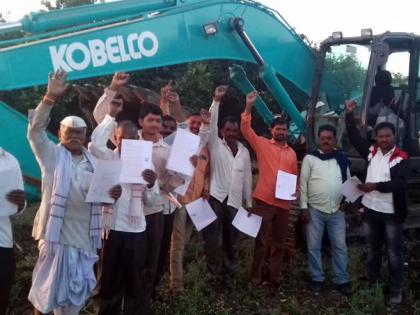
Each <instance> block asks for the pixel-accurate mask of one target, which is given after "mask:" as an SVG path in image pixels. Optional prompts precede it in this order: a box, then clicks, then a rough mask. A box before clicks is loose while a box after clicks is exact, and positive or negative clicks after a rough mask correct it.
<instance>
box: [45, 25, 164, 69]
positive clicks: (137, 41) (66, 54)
mask: <svg viewBox="0 0 420 315" xmlns="http://www.w3.org/2000/svg"><path fill="white" fill-rule="evenodd" d="M158 49H159V42H158V39H157V37H156V35H155V34H153V33H152V32H149V31H145V32H142V33H139V34H138V33H131V34H129V35H128V36H127V37H126V38H124V36H121V35H119V36H111V37H108V38H107V39H106V40H105V41H103V40H100V39H91V40H89V41H88V42H87V45H85V44H83V43H80V42H73V43H71V44H62V45H60V46H58V47H57V46H50V55H51V60H52V63H53V66H54V70H57V69H58V68H62V69H63V70H65V71H66V72H71V71H75V70H76V71H81V70H84V69H86V68H87V67H89V65H92V66H93V67H102V66H104V65H105V64H107V63H108V62H111V63H121V62H126V61H130V60H133V59H141V58H143V57H153V56H154V55H155V54H156V53H157V51H158Z"/></svg>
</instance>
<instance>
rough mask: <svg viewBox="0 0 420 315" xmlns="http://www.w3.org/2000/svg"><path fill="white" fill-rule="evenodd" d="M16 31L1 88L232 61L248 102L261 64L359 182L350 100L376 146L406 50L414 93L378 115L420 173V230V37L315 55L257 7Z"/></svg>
mask: <svg viewBox="0 0 420 315" xmlns="http://www.w3.org/2000/svg"><path fill="white" fill-rule="evenodd" d="M18 32H24V33H25V36H24V37H19V38H14V39H9V40H3V41H0V73H1V76H0V90H15V89H20V88H25V87H31V86H37V85H43V84H46V81H47V74H48V73H49V72H51V71H54V70H56V69H58V68H62V69H64V70H65V71H66V72H68V74H69V80H78V79H85V78H94V77H100V76H104V75H110V74H112V73H114V72H115V71H125V72H130V71H141V70H144V69H149V68H157V67H163V66H168V65H176V64H182V63H189V62H196V61H203V60H229V61H231V62H232V66H231V67H230V78H231V80H232V82H233V85H234V86H235V87H236V88H238V89H239V90H240V91H241V92H242V93H243V94H247V93H249V92H251V91H252V90H254V89H255V88H254V86H253V84H252V82H250V81H249V79H248V78H247V74H246V72H245V70H244V69H243V68H242V67H241V66H240V65H238V64H235V62H236V63H243V62H246V63H252V64H256V65H257V66H258V68H259V75H260V79H261V81H262V82H263V83H264V85H265V86H266V88H267V90H268V91H269V92H270V93H271V94H272V96H273V98H274V100H275V101H276V103H277V105H278V106H279V111H282V112H283V113H285V114H286V115H287V116H288V117H289V118H290V121H291V126H290V128H291V133H292V134H293V135H296V138H297V139H298V141H304V143H305V149H306V150H307V151H308V150H313V149H314V148H315V147H316V142H315V139H316V132H317V128H318V126H319V125H320V124H323V123H330V124H333V125H335V126H336V127H337V129H338V131H339V134H338V135H339V143H338V146H339V148H340V149H342V150H343V151H345V152H346V153H347V154H348V156H349V158H350V159H351V160H352V162H353V164H352V165H353V166H352V168H353V169H352V171H353V172H354V173H356V174H358V173H361V172H362V169H363V165H364V164H363V163H364V161H363V160H362V159H361V157H360V156H358V154H357V153H356V152H355V151H354V150H353V149H352V148H351V146H350V145H349V143H348V140H347V137H346V132H345V126H344V119H343V117H344V116H343V115H344V114H343V109H344V102H345V101H346V100H347V99H355V100H357V102H358V105H359V107H358V110H357V113H356V116H357V117H356V118H357V120H358V122H359V126H360V131H361V133H362V135H363V136H364V137H366V138H369V137H372V135H371V134H372V133H371V130H372V129H373V127H374V124H373V125H372V124H371V123H369V119H368V117H369V110H370V101H371V95H372V90H374V89H375V86H376V83H375V76H376V75H377V73H378V72H380V71H383V70H385V69H387V65H388V59H389V58H391V59H392V56H393V55H394V54H401V53H405V54H406V56H408V59H409V64H408V66H407V69H406V70H407V71H406V73H407V77H406V84H400V85H398V86H393V87H392V88H393V90H395V95H396V98H395V101H394V106H393V108H392V109H389V110H388V111H386V110H381V111H380V115H378V116H380V117H381V119H382V120H383V119H385V120H392V121H394V122H395V124H396V125H397V130H398V141H399V144H400V145H401V146H402V147H403V148H404V149H405V150H406V151H408V153H409V154H410V157H411V160H412V168H413V171H412V172H413V176H412V179H411V181H410V188H409V189H408V194H409V196H410V214H409V217H408V219H407V224H406V225H407V226H406V227H407V228H416V227H419V226H420V206H419V205H420V197H418V194H416V191H418V188H419V178H420V176H419V175H420V174H419V170H420V144H419V142H420V87H419V85H420V79H419V78H420V74H419V69H420V65H419V62H420V61H419V59H420V58H419V51H420V37H418V36H416V35H414V34H411V33H392V32H386V33H384V34H381V35H373V33H372V31H371V30H370V29H364V30H362V31H361V34H360V36H357V37H344V36H343V34H342V33H341V32H334V33H333V34H332V36H330V37H328V38H327V39H326V40H325V41H323V42H322V43H321V45H320V47H319V48H318V49H313V48H312V47H310V46H308V45H307V44H306V43H305V41H304V40H303V39H302V37H301V36H299V35H298V34H297V33H296V32H295V31H294V29H293V28H292V27H291V26H290V25H289V24H288V23H287V21H286V20H285V19H284V18H283V17H282V16H281V14H280V13H278V12H277V11H275V10H273V9H270V8H268V7H266V6H264V5H262V4H260V3H258V2H255V1H251V0H143V1H138V0H120V1H115V2H107V3H98V4H92V5H84V6H78V7H72V8H66V9H63V10H53V11H49V12H38V13H30V14H29V15H26V16H25V17H24V18H23V19H22V20H21V21H19V22H12V23H3V24H0V35H5V34H9V33H18ZM348 57H351V60H353V61H354V64H355V65H356V68H357V73H356V74H357V75H355V77H354V78H346V71H344V72H343V71H341V72H340V71H337V69H336V68H335V66H334V65H335V64H334V61H337V60H341V61H343V60H346V58H348ZM344 70H346V69H344ZM349 82H351V84H349ZM131 92H132V93H134V94H135V93H136V91H131ZM137 92H138V91H137ZM143 92H144V91H143ZM146 92H147V91H146ZM151 97H152V98H153V95H151ZM296 99H301V100H302V99H303V100H304V101H303V102H304V103H305V105H306V106H303V107H304V108H302V106H297V104H295V101H294V100H296ZM256 110H257V112H258V114H259V115H260V116H261V118H262V120H263V121H264V122H265V124H267V125H269V124H270V122H271V121H272V120H273V113H272V112H271V111H270V109H269V107H268V106H267V104H266V103H265V102H264V100H263V99H262V98H260V97H258V99H257V101H256ZM0 113H1V117H2V123H3V124H4V126H2V134H1V136H0V145H1V146H2V147H4V148H5V149H6V150H8V151H10V152H11V153H12V154H14V155H15V156H16V157H17V158H18V160H19V161H20V163H21V166H22V169H23V173H24V176H25V182H26V184H27V186H26V189H27V191H28V192H29V193H30V194H32V195H33V196H35V197H36V196H37V194H39V183H40V171H39V169H38V166H37V164H36V161H35V159H34V156H33V154H32V152H31V150H30V148H29V145H28V143H27V141H26V126H27V119H26V118H25V117H24V116H23V115H22V114H20V113H18V112H16V111H14V110H13V109H12V108H11V107H9V106H8V105H6V104H5V103H0ZM87 116H88V115H87ZM378 119H379V118H378ZM51 137H52V138H54V136H52V135H51ZM11 139H13V140H11Z"/></svg>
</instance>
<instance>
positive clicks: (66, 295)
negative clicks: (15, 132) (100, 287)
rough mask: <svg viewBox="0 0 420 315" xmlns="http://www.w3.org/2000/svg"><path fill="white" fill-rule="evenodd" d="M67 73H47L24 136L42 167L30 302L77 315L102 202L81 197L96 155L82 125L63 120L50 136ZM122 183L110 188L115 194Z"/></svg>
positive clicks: (87, 287)
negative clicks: (44, 88) (87, 145)
mask: <svg viewBox="0 0 420 315" xmlns="http://www.w3.org/2000/svg"><path fill="white" fill-rule="evenodd" d="M66 77H67V74H66V73H65V72H64V71H62V70H58V71H57V72H55V73H54V74H50V76H49V78H48V88H47V93H46V95H45V97H44V98H43V100H42V101H41V103H40V104H39V105H38V107H37V108H36V109H35V111H34V115H33V117H32V119H31V121H30V123H29V130H28V138H29V142H30V145H31V148H32V150H33V152H34V154H35V156H36V158H37V160H38V163H39V166H40V168H41V172H42V187H43V190H42V201H41V205H40V208H39V210H38V212H37V214H36V216H35V220H34V227H33V232H32V235H33V237H34V238H35V239H36V240H38V241H39V245H38V247H39V259H38V262H37V264H36V266H35V269H34V273H33V277H32V287H31V290H30V292H29V301H31V303H32V304H33V305H34V306H35V308H36V309H38V310H39V311H41V312H42V313H49V312H51V311H54V314H78V313H79V311H80V310H81V309H82V307H83V305H84V303H85V301H86V300H87V299H88V298H89V297H90V295H91V293H92V290H93V289H94V287H95V285H96V279H95V275H94V272H93V265H94V263H95V262H96V260H97V259H98V256H97V255H96V251H97V249H98V248H100V245H101V240H100V230H101V229H100V215H101V212H100V205H96V204H89V203H86V202H85V199H86V194H87V190H88V187H89V180H90V178H91V176H92V173H93V171H94V167H95V159H94V158H93V157H92V156H91V155H90V154H89V153H88V152H87V150H86V149H85V148H84V147H83V143H84V142H85V140H86V124H85V122H84V121H83V119H81V118H80V117H76V116H69V117H66V118H64V119H63V120H62V121H61V125H60V131H59V138H60V143H59V144H58V145H55V144H54V143H53V142H52V141H50V140H49V139H48V136H47V133H46V127H47V124H48V119H49V116H50V112H51V109H52V108H53V107H54V105H55V103H56V101H57V100H58V98H59V97H60V96H62V95H63V94H64V92H65V91H66V89H67V84H66V83H65V79H66ZM120 193H121V187H115V188H113V189H112V191H111V192H110V195H111V197H113V198H118V197H119V195H120Z"/></svg>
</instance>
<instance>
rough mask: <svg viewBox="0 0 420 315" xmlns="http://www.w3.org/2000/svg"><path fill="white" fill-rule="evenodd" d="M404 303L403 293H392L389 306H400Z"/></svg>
mask: <svg viewBox="0 0 420 315" xmlns="http://www.w3.org/2000/svg"><path fill="white" fill-rule="evenodd" d="M402 302H403V293H402V291H397V292H391V296H390V297H389V304H390V305H398V304H401V303H402Z"/></svg>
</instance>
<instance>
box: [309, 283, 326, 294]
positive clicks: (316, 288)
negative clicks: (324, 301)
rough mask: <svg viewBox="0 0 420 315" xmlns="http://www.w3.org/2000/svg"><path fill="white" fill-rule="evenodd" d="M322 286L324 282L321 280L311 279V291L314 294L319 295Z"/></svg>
mask: <svg viewBox="0 0 420 315" xmlns="http://www.w3.org/2000/svg"><path fill="white" fill-rule="evenodd" d="M323 287H324V282H322V281H312V282H311V291H312V293H313V294H315V295H319V294H320V293H321V291H322V288H323Z"/></svg>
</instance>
